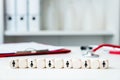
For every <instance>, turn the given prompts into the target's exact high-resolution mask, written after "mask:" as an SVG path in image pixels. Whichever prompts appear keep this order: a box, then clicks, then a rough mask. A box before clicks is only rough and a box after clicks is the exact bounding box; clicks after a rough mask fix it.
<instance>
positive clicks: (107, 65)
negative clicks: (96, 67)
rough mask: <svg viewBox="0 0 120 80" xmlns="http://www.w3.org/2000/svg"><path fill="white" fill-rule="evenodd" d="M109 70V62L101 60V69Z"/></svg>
mask: <svg viewBox="0 0 120 80" xmlns="http://www.w3.org/2000/svg"><path fill="white" fill-rule="evenodd" d="M108 68H109V62H108V60H100V69H108Z"/></svg>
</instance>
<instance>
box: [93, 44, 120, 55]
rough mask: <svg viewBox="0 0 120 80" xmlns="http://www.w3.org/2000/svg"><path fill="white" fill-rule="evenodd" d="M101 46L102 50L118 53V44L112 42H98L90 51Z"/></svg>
mask: <svg viewBox="0 0 120 80" xmlns="http://www.w3.org/2000/svg"><path fill="white" fill-rule="evenodd" d="M100 48H102V50H103V51H105V52H106V53H110V54H118V55H120V46H119V45H114V44H100V45H98V47H96V48H94V49H93V50H92V51H93V52H96V51H99V50H100Z"/></svg>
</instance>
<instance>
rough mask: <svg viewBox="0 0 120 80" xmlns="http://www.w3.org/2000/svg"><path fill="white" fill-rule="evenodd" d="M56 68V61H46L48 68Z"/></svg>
mask: <svg viewBox="0 0 120 80" xmlns="http://www.w3.org/2000/svg"><path fill="white" fill-rule="evenodd" d="M54 67H55V63H54V59H46V68H54Z"/></svg>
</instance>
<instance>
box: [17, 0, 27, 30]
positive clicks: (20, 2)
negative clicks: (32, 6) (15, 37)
mask: <svg viewBox="0 0 120 80" xmlns="http://www.w3.org/2000/svg"><path fill="white" fill-rule="evenodd" d="M27 1H28V0H16V16H17V31H18V32H26V31H27V30H28V26H27V12H28V8H27Z"/></svg>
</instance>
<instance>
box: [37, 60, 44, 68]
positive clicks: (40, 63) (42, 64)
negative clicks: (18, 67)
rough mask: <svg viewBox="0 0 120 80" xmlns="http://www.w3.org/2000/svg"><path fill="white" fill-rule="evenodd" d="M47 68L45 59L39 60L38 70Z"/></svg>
mask: <svg viewBox="0 0 120 80" xmlns="http://www.w3.org/2000/svg"><path fill="white" fill-rule="evenodd" d="M45 67H46V62H45V59H44V58H41V59H37V68H41V69H43V68H45Z"/></svg>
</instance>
